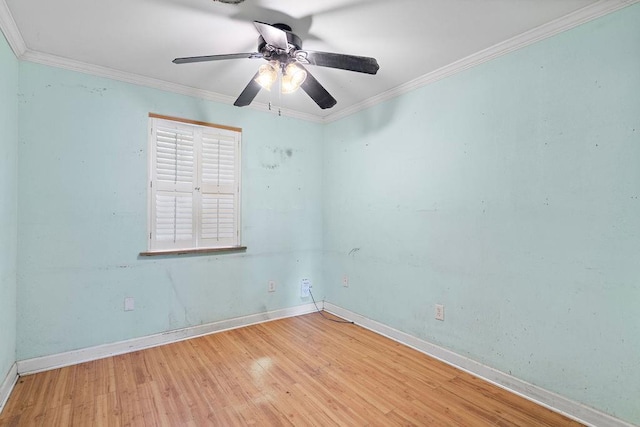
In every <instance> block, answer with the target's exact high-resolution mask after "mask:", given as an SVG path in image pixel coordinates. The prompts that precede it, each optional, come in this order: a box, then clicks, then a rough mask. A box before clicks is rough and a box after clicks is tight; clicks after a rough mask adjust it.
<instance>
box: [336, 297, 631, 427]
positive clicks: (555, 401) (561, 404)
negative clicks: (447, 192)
mask: <svg viewBox="0 0 640 427" xmlns="http://www.w3.org/2000/svg"><path fill="white" fill-rule="evenodd" d="M324 309H325V310H326V311H328V312H329V313H332V314H335V315H336V316H339V317H342V318H343V319H346V320H351V321H353V322H355V323H356V324H357V325H359V326H362V327H363V328H366V329H369V330H371V331H373V332H376V333H378V334H380V335H383V336H385V337H387V338H390V339H392V340H394V341H397V342H399V343H401V344H404V345H407V346H409V347H411V348H414V349H416V350H418V351H420V352H422V353H425V354H427V355H429V356H431V357H434V358H436V359H438V360H441V361H443V362H445V363H447V364H448V365H451V366H454V367H456V368H459V369H461V370H463V371H465V372H468V373H470V374H472V375H475V376H476V377H480V378H482V379H484V380H486V381H489V382H490V383H492V384H495V385H496V386H498V387H501V388H503V389H505V390H508V391H510V392H512V393H515V394H517V395H519V396H522V397H524V398H525V399H528V400H531V401H533V402H535V403H537V404H539V405H542V406H544V407H546V408H549V409H551V410H552V411H554V412H558V413H560V414H563V415H565V416H567V417H569V418H572V419H574V420H576V421H579V422H581V423H583V424H586V425H588V426H597V427H634V426H633V425H632V424H629V423H627V422H625V421H623V420H620V419H618V418H615V417H613V416H611V415H608V414H605V413H604V412H600V411H598V410H596V409H594V408H591V407H589V406H586V405H583V404H581V403H578V402H575V401H573V400H571V399H567V398H566V397H563V396H560V395H558V394H556V393H553V392H551V391H548V390H545V389H543V388H541V387H538V386H535V385H533V384H530V383H528V382H526V381H523V380H520V379H518V378H515V377H513V376H511V375H509V374H505V373H504V372H501V371H498V370H496V369H493V368H491V367H489V366H486V365H483V364H482V363H479V362H476V361H474V360H472V359H469V358H468V357H465V356H461V355H459V354H457V353H454V352H453V351H450V350H447V349H445V348H443V347H440V346H437V345H435V344H431V343H429V342H427V341H424V340H421V339H419V338H416V337H414V336H412V335H409V334H407V333H405V332H401V331H398V330H397V329H393V328H391V327H390V326H387V325H385V324H382V323H380V322H376V321H375V320H371V319H368V318H366V317H364V316H361V315H359V314H357V313H354V312H352V311H349V310H347V309H344V308H342V307H339V306H337V305H335V304H331V303H329V302H325V303H324Z"/></svg>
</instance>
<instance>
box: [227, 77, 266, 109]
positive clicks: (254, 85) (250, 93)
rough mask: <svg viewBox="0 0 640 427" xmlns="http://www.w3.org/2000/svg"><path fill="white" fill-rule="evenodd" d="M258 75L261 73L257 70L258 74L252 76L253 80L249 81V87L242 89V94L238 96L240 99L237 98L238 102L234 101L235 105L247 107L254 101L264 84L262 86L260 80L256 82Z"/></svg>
mask: <svg viewBox="0 0 640 427" xmlns="http://www.w3.org/2000/svg"><path fill="white" fill-rule="evenodd" d="M258 75H260V73H259V72H257V73H256V75H255V76H253V77H252V78H251V81H250V82H249V84H248V85H247V87H245V88H244V90H243V91H242V93H241V94H240V96H238V99H236V102H234V103H233V105H235V106H236V107H246V106H247V105H249V104H251V102H252V101H253V98H255V97H256V95H257V94H258V92H260V89H261V88H262V86H260V85H259V84H258V82H256V79H257V78H258Z"/></svg>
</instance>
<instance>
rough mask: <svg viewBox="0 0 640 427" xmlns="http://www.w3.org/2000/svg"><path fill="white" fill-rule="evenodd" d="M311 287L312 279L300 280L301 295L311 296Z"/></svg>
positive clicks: (302, 296) (303, 296)
mask: <svg viewBox="0 0 640 427" xmlns="http://www.w3.org/2000/svg"><path fill="white" fill-rule="evenodd" d="M309 289H311V280H309V279H302V280H301V281H300V297H301V298H306V297H308V296H309Z"/></svg>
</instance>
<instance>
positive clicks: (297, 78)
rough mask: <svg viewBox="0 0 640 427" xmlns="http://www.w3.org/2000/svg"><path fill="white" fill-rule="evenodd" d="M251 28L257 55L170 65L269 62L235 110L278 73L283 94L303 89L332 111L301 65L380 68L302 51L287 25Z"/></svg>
mask: <svg viewBox="0 0 640 427" xmlns="http://www.w3.org/2000/svg"><path fill="white" fill-rule="evenodd" d="M253 24H254V25H255V27H256V29H257V30H258V32H259V33H260V37H259V38H258V51H257V52H251V53H232V54H228V55H208V56H191V57H186V58H176V59H174V60H173V62H174V63H175V64H187V63H191V62H204V61H219V60H225V59H239V58H250V59H255V58H262V59H265V60H267V61H268V62H267V63H266V64H263V65H261V66H260V68H259V69H258V72H257V73H256V74H255V76H253V78H252V79H251V81H249V84H248V85H247V86H246V87H245V88H244V90H243V91H242V93H240V96H238V99H236V101H235V102H234V103H233V105H235V106H237V107H244V106H246V105H249V104H251V102H252V101H253V99H254V98H255V97H256V95H258V92H260V89H261V88H265V89H267V90H269V89H270V88H271V86H272V85H273V83H274V82H275V81H276V80H277V79H278V72H280V73H281V74H282V82H281V90H282V92H283V93H291V92H294V91H295V90H297V89H298V88H302V90H303V91H305V92H306V93H307V95H309V96H310V97H311V99H313V100H314V101H315V103H316V104H318V106H319V107H320V108H322V109H326V108H331V107H333V106H334V105H336V102H337V101H336V100H335V98H334V97H333V96H331V94H330V93H329V92H327V90H326V89H325V88H324V87H323V86H322V85H321V84H320V83H319V82H318V81H317V80H316V79H315V78H314V77H313V76H312V75H311V73H309V72H308V71H307V70H306V68H305V67H304V65H317V66H320V67H329V68H338V69H342V70H348V71H355V72H358V73H366V74H376V73H377V72H378V69H379V68H380V66H379V65H378V61H376V59H375V58H369V57H366V56H355V55H344V54H340V53H330V52H317V51H312V50H303V49H302V40H301V39H300V37H298V36H297V35H295V34H294V33H292V32H291V27H289V26H288V25H286V24H273V25H270V24H265V23H263V22H258V21H254V23H253Z"/></svg>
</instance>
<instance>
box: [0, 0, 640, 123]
mask: <svg viewBox="0 0 640 427" xmlns="http://www.w3.org/2000/svg"><path fill="white" fill-rule="evenodd" d="M638 2H640V0H599V1H597V2H595V3H592V4H591V5H589V6H586V7H584V8H582V9H579V10H577V11H575V12H573V13H570V14H568V15H565V16H563V17H561V18H558V19H556V20H554V21H551V22H549V23H547V24H543V25H541V26H539V27H536V28H534V29H532V30H529V31H527V32H525V33H522V34H520V35H518V36H515V37H513V38H511V39H509V40H506V41H504V42H501V43H498V44H496V45H493V46H491V47H489V48H487V49H484V50H482V51H479V52H477V53H474V54H472V55H469V56H467V57H465V58H463V59H460V60H458V61H455V62H453V63H451V64H448V65H445V66H444V67H441V68H439V69H437V70H435V71H432V72H430V73H427V74H425V75H423V76H420V77H418V78H416V79H414V80H412V81H410V82H407V83H405V84H403V85H400V86H397V87H395V88H393V89H390V90H387V91H385V92H383V93H381V94H379V95H376V96H373V97H371V98H368V99H366V100H364V101H362V102H360V103H357V104H354V105H352V106H350V107H346V108H344V109H342V110H339V111H336V112H335V113H331V114H328V115H326V116H319V115H315V114H308V113H302V112H298V111H294V110H288V109H278V110H275V111H274V110H272V109H271V108H270V106H269V105H268V104H264V103H258V102H254V103H252V104H251V105H250V106H247V107H244V108H249V109H252V110H257V111H261V112H267V113H271V114H279V115H283V116H286V117H291V118H295V119H300V120H306V121H310V122H315V123H331V122H334V121H337V120H340V119H343V118H345V117H347V116H350V115H352V114H355V113H357V112H359V111H362V110H365V109H367V108H371V107H373V106H375V105H378V104H380V103H382V102H385V101H388V100H390V99H393V98H396V97H398V96H401V95H404V94H406V93H408V92H411V91H413V90H416V89H418V88H421V87H423V86H426V85H428V84H431V83H434V82H436V81H438V80H442V79H444V78H446V77H449V76H452V75H454V74H457V73H459V72H461V71H464V70H467V69H469V68H472V67H475V66H476V65H480V64H482V63H484V62H487V61H490V60H492V59H495V58H498V57H500V56H502V55H506V54H508V53H510V52H513V51H515V50H518V49H521V48H523V47H526V46H529V45H531V44H533V43H536V42H538V41H540V40H543V39H546V38H549V37H552V36H554V35H556V34H559V33H561V32H564V31H567V30H569V29H571V28H574V27H577V26H579V25H582V24H584V23H586V22H589V21H592V20H594V19H597V18H600V17H602V16H604V15H607V14H609V13H612V12H615V11H617V10H619V9H622V8H624V7H627V6H630V5H632V4H634V3H638ZM0 29H1V30H2V32H3V33H4V35H5V37H6V38H7V42H8V43H9V45H10V46H11V49H12V50H13V52H14V53H15V55H16V57H17V58H18V59H20V60H24V61H30V62H35V63H39V64H43V65H49V66H53V67H58V68H64V69H67V70H72V71H76V72H81V73H85V74H91V75H95V76H98V77H105V78H109V79H113V80H118V81H122V82H125V83H131V84H135V85H140V86H146V87H151V88H155V89H159V90H163V91H167V92H173V93H177V94H181V95H186V96H193V97H197V98H201V99H205V100H209V101H214V102H218V103H221V104H226V105H232V104H233V102H234V101H235V99H234V98H232V97H229V96H226V95H221V94H219V93H216V92H212V91H207V90H203V89H197V88H194V87H191V86H185V85H180V84H177V83H171V82H167V81H164V80H159V79H154V78H151V77H145V76H141V75H137V74H133V73H127V72H124V71H119V70H115V69H112V68H107V67H102V66H98V65H92V64H87V63H84V62H80V61H75V60H72V59H68V58H63V57H59V56H55V55H50V54H46V53H41V52H36V51H33V50H30V49H28V48H27V46H26V44H25V42H24V40H23V38H22V35H21V34H20V30H19V29H18V27H17V25H16V23H15V21H14V19H13V16H12V15H11V12H10V10H9V8H8V7H7V4H6V1H5V0H0Z"/></svg>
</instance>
